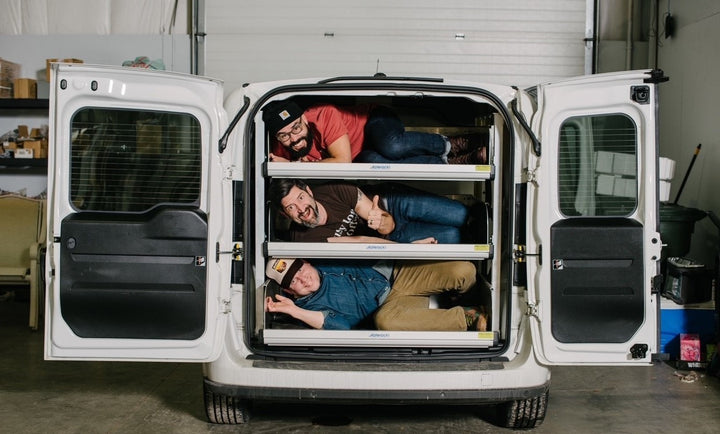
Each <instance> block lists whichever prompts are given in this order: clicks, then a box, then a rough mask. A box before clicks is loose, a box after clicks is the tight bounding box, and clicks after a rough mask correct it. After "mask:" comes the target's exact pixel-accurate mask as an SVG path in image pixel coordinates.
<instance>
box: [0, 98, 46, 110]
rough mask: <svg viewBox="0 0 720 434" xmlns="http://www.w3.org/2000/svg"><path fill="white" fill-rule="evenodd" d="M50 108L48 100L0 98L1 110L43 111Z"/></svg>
mask: <svg viewBox="0 0 720 434" xmlns="http://www.w3.org/2000/svg"><path fill="white" fill-rule="evenodd" d="M49 107H50V100H49V99H47V98H45V99H30V98H17V99H16V98H0V109H2V110H24V109H45V110H47V109H48V108H49Z"/></svg>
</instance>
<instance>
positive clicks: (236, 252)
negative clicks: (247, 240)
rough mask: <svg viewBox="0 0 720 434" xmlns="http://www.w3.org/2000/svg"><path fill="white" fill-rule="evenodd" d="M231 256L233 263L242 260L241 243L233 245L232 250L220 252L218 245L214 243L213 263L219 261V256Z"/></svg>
mask: <svg viewBox="0 0 720 434" xmlns="http://www.w3.org/2000/svg"><path fill="white" fill-rule="evenodd" d="M228 253H229V254H231V255H232V260H233V261H242V260H243V245H242V243H235V244H233V248H232V250H220V243H215V262H218V261H220V255H227V254H228Z"/></svg>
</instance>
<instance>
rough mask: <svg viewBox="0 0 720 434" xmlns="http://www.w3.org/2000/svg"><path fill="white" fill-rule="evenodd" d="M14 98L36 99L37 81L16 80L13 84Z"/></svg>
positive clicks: (28, 79)
mask: <svg viewBox="0 0 720 434" xmlns="http://www.w3.org/2000/svg"><path fill="white" fill-rule="evenodd" d="M13 95H14V97H15V98H29V99H35V98H37V81H36V80H33V79H32V78H16V79H15V81H14V82H13Z"/></svg>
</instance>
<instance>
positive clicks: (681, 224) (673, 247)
mask: <svg viewBox="0 0 720 434" xmlns="http://www.w3.org/2000/svg"><path fill="white" fill-rule="evenodd" d="M706 216H707V213H706V212H705V211H703V210H700V209H697V208H687V207H684V206H680V205H675V204H672V203H661V204H660V237H661V238H662V242H663V244H666V246H664V247H663V253H662V258H663V259H665V258H671V257H682V256H685V255H687V253H688V252H689V251H690V240H691V238H692V234H693V232H694V231H695V222H697V221H700V220H702V219H703V218H705V217H706Z"/></svg>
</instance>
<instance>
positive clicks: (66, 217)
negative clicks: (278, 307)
mask: <svg viewBox="0 0 720 434" xmlns="http://www.w3.org/2000/svg"><path fill="white" fill-rule="evenodd" d="M50 89H51V90H50V134H49V136H50V155H49V157H50V158H49V168H48V169H49V170H48V209H49V210H50V212H49V217H48V224H49V226H48V228H49V231H48V232H49V240H48V254H47V261H46V270H47V271H46V273H45V278H46V289H47V295H46V301H47V303H46V316H45V336H46V339H45V342H46V344H45V357H46V359H57V360H68V359H76V360H163V361H170V360H175V361H194V362H200V361H210V360H212V359H214V358H216V357H217V355H218V354H219V351H220V345H219V344H220V337H221V333H220V332H221V331H222V330H223V327H224V324H225V321H226V316H227V315H225V314H222V312H223V311H225V310H226V309H225V308H224V307H223V306H224V304H225V303H224V302H223V300H227V297H228V295H227V294H228V293H229V289H228V287H229V285H230V283H229V282H230V279H229V277H228V276H229V256H228V255H223V256H222V259H221V255H218V254H217V253H216V252H218V251H219V250H220V249H221V248H222V246H220V244H219V240H221V239H231V237H230V236H229V235H228V236H226V235H225V232H226V228H225V227H223V225H221V222H223V221H225V222H229V221H230V220H231V219H230V218H229V217H228V215H227V214H228V213H229V212H230V211H229V210H223V209H218V208H214V209H213V213H210V212H209V211H208V204H209V203H211V202H212V203H220V204H223V203H228V204H229V203H231V196H230V188H229V185H226V184H225V181H221V180H223V179H224V178H223V177H222V176H219V173H218V172H220V171H221V170H220V169H219V168H220V167H222V162H221V155H220V153H219V152H218V146H217V143H218V138H219V131H221V128H224V125H225V124H226V123H227V122H226V116H225V113H224V111H223V109H222V86H221V84H220V83H219V82H217V81H213V80H208V79H202V78H197V77H192V76H188V75H182V74H174V73H165V72H159V71H148V70H139V69H136V68H119V67H101V66H88V65H57V64H56V65H53V77H52V80H51V83H50ZM213 179H217V181H212V180H213Z"/></svg>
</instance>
